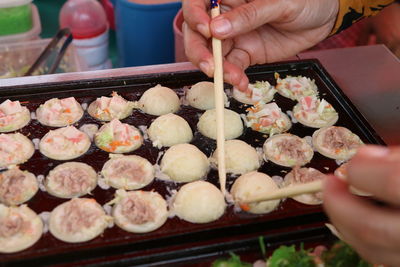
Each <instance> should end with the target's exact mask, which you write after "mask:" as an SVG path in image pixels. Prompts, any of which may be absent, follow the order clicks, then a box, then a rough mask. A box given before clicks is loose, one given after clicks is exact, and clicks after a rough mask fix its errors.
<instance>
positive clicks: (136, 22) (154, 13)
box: [115, 0, 182, 67]
mask: <svg viewBox="0 0 400 267" xmlns="http://www.w3.org/2000/svg"><path fill="white" fill-rule="evenodd" d="M181 6H182V3H181V2H180V1H171V0H157V1H156V0H147V1H145V0H130V1H129V0H117V1H116V7H115V20H116V27H117V29H116V34H117V46H118V53H119V54H118V57H119V63H120V65H121V67H128V66H143V65H153V64H163V63H172V62H174V61H175V59H174V34H173V30H172V22H173V19H174V17H175V15H176V13H177V12H178V10H179V9H180V8H181Z"/></svg>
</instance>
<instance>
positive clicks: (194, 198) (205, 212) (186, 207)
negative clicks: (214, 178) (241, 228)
mask: <svg viewBox="0 0 400 267" xmlns="http://www.w3.org/2000/svg"><path fill="white" fill-rule="evenodd" d="M225 207H226V204H225V199H224V196H223V194H222V192H221V191H220V190H219V189H218V188H217V187H216V186H215V185H213V184H211V183H209V182H205V181H196V182H192V183H189V184H185V185H184V186H182V187H181V189H180V190H179V191H178V193H177V194H176V196H175V199H174V202H173V204H172V209H173V211H174V212H175V214H176V215H177V216H178V217H179V218H181V219H183V220H185V221H188V222H192V223H208V222H212V221H215V220H217V219H219V218H220V217H221V216H222V214H224V211H225Z"/></svg>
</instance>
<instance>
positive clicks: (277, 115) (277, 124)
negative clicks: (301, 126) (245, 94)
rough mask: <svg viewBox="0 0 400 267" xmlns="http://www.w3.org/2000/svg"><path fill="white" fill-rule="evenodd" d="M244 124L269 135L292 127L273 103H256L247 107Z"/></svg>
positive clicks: (287, 118) (285, 116)
mask: <svg viewBox="0 0 400 267" xmlns="http://www.w3.org/2000/svg"><path fill="white" fill-rule="evenodd" d="M247 111H248V112H247V115H246V126H247V127H251V129H253V130H254V131H257V132H260V133H266V134H269V135H270V136H272V135H274V134H279V133H283V132H286V131H287V130H289V129H290V128H291V127H292V122H291V121H290V119H289V117H288V116H287V115H286V114H285V113H283V112H282V110H281V108H280V107H279V106H278V105H277V104H276V103H275V102H273V103H269V104H264V103H263V102H259V103H257V104H256V105H255V106H252V107H250V108H248V109H247Z"/></svg>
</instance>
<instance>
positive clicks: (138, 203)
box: [112, 190, 168, 233]
mask: <svg viewBox="0 0 400 267" xmlns="http://www.w3.org/2000/svg"><path fill="white" fill-rule="evenodd" d="M116 195H117V197H116V201H117V202H116V204H115V206H114V208H113V212H112V213H113V217H114V221H115V223H116V224H117V225H118V226H119V227H121V228H122V229H124V230H125V231H128V232H131V233H147V232H151V231H154V230H156V229H158V228H160V227H161V226H162V225H163V224H164V223H165V222H166V220H167V219H168V208H167V202H166V201H165V200H164V198H163V197H162V196H161V195H160V194H159V193H157V192H155V191H150V192H148V191H142V190H139V191H130V192H126V191H124V190H118V191H117V192H116Z"/></svg>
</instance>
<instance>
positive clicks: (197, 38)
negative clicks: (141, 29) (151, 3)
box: [183, 0, 339, 91]
mask: <svg viewBox="0 0 400 267" xmlns="http://www.w3.org/2000/svg"><path fill="white" fill-rule="evenodd" d="M209 2H210V1H209V0H184V1H183V15H184V18H185V23H184V27H183V34H184V44H185V52H186V55H187V57H188V59H189V60H190V61H191V62H192V63H193V64H195V65H196V66H198V67H199V68H200V69H201V70H202V71H203V72H204V73H206V74H207V75H208V76H210V77H212V76H213V72H214V62H213V57H212V53H211V51H210V45H209V40H210V37H211V36H214V37H216V38H218V39H221V40H223V53H224V57H225V60H224V78H225V81H226V82H228V83H230V84H232V85H234V86H237V87H238V88H239V89H240V90H243V91H244V90H246V89H247V84H248V79H247V77H246V75H245V74H244V70H245V69H246V68H247V67H248V66H250V65H254V64H263V63H267V62H274V61H278V60H282V59H285V58H288V57H290V56H294V55H296V54H297V53H298V52H300V51H302V50H305V49H307V48H309V47H312V46H313V45H315V44H316V43H318V42H319V41H321V40H323V39H325V38H326V37H327V36H328V34H329V33H330V31H331V30H332V28H333V26H334V23H335V20H336V16H337V13H338V8H339V7H338V5H339V4H338V1H337V0H296V1H292V0H222V3H221V10H222V13H223V14H222V15H220V16H218V17H216V18H214V19H212V20H211V18H210V16H209V14H208V10H209V5H210V3H209Z"/></svg>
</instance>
